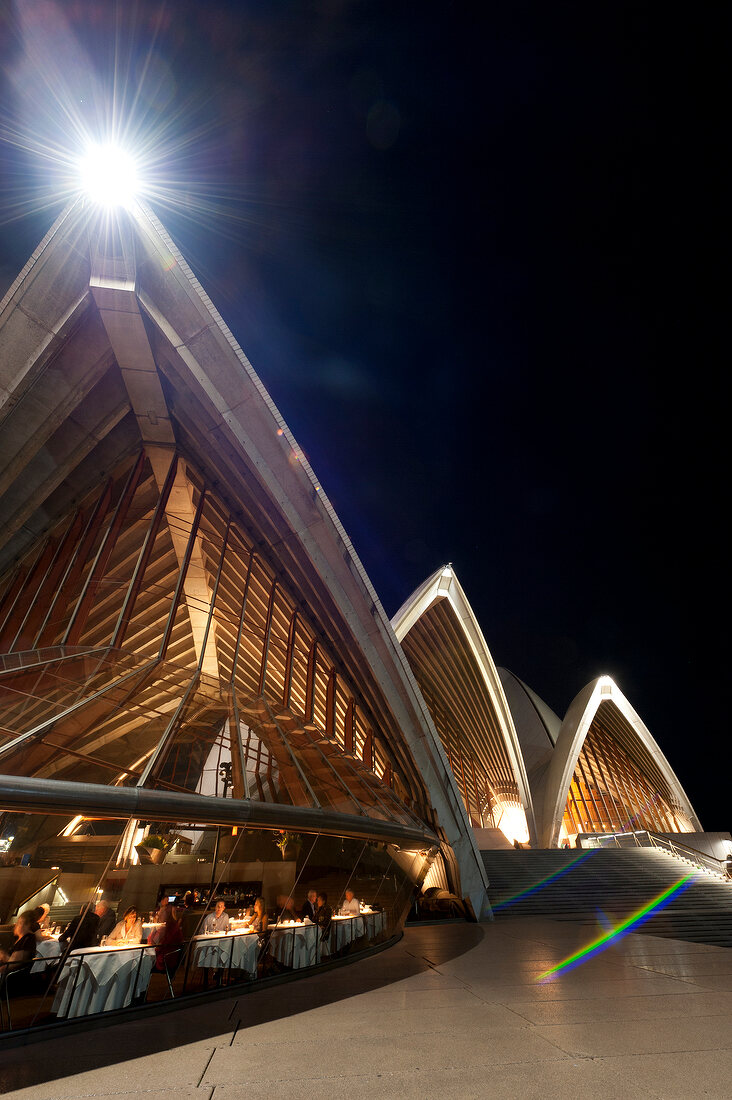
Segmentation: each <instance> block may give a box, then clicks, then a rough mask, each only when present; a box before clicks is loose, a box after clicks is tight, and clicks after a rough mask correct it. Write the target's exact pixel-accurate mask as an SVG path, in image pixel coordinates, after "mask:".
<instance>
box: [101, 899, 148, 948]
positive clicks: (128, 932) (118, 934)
mask: <svg viewBox="0 0 732 1100" xmlns="http://www.w3.org/2000/svg"><path fill="white" fill-rule="evenodd" d="M107 943H142V921H141V920H140V918H139V917H138V915H137V909H136V908H135V906H134V905H131V906H130V907H129V909H126V910H125V915H124V916H123V918H122V920H121V921H120V922H119V924H115V926H114V928H113V929H112V931H111V932H110V933H109V935H108V936H107Z"/></svg>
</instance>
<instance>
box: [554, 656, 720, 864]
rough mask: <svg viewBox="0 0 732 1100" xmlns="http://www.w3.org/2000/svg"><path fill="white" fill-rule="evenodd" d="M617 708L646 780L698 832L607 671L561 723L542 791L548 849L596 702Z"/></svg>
mask: <svg viewBox="0 0 732 1100" xmlns="http://www.w3.org/2000/svg"><path fill="white" fill-rule="evenodd" d="M604 704H610V705H611V706H613V707H614V708H616V710H617V713H618V716H619V717H620V719H621V722H622V728H623V731H624V736H625V738H626V739H627V743H628V744H631V745H632V744H633V742H635V745H634V747H635V750H636V751H637V752H638V755H639V756H640V757H641V758H642V760H643V761H644V764H645V766H644V768H643V769H642V770H643V772H644V775H645V777H646V778H647V779H648V780H649V782H650V783H656V785H657V787H660V786H664V787H665V791H666V792H667V793H668V796H669V797H670V800H671V801H672V803H673V804H674V805H673V808H674V810H675V811H676V812H678V813H679V814H680V815H682V816H683V817H684V818H686V819H687V821H688V823H689V828H690V829H691V830H698V831H702V827H701V825H700V823H699V819H698V817H697V816H696V814H695V812H694V809H693V807H692V805H691V803H690V801H689V799H688V797H687V795H686V793H685V791H684V789H683V787H682V786H681V783H680V782H679V780H678V778H677V776H676V774H675V772H674V771H673V769H672V767H671V765H670V764H669V762H668V760H667V759H666V757H665V756H664V754H663V753H662V752H661V749H660V748H659V746H658V744H657V743H656V741H655V739H654V738H653V737H652V735H651V733H650V731H649V729H648V727H647V726H646V725H645V723H644V722H643V720H642V719H641V718H640V717H639V715H638V714H637V712H636V711H635V710H634V709H633V707H632V706H631V705H630V703H629V702H628V700H627V699H626V697H625V696H624V695H623V693H622V691H621V690H620V688H619V687H618V686H617V684H616V683H615V682H614V681H613V680H612V679H611V677H609V676H600V677H598V679H597V680H593V681H592V682H591V683H589V684H588V685H587V686H586V687H585V688H583V690H582V691H580V692H579V694H578V695H577V696H575V698H574V700H573V701H572V703H571V704H570V706H569V709H568V710H567V713H566V715H565V717H564V720H563V722H562V726H561V729H560V731H559V736H558V737H557V742H556V745H555V748H554V753H553V755H552V759H551V762H550V764H549V768H548V770H547V772H546V775H545V777H544V780H543V784H542V785H543V790H542V791H541V797H540V799H539V801H540V802H541V806H542V812H541V824H540V843H541V845H542V847H546V848H552V847H556V846H557V844H558V843H559V834H560V829H561V826H562V819H563V816H564V808H565V805H566V802H567V798H568V794H569V786H570V783H571V781H572V776H573V775H574V771H575V767H576V765H577V759H578V757H579V754H580V751H581V749H582V746H583V744H584V742H585V739H586V738H587V735H588V734H589V732H590V727H591V726H592V723H593V721H594V719H595V717H596V715H597V713H598V710H599V708H600V706H601V705H604Z"/></svg>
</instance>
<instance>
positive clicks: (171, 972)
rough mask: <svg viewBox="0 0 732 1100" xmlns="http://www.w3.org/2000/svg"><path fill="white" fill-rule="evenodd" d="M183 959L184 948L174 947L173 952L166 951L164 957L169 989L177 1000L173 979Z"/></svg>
mask: <svg viewBox="0 0 732 1100" xmlns="http://www.w3.org/2000/svg"><path fill="white" fill-rule="evenodd" d="M182 958H183V947H182V946H178V947H174V948H173V949H172V950H171V951H166V952H165V954H164V955H163V969H164V970H165V977H166V979H167V982H168V989H169V990H170V996H171V997H172V999H173V1000H175V993H174V991H173V978H174V977H175V974H176V971H177V969H178V967H179V966H180V963H181V959H182Z"/></svg>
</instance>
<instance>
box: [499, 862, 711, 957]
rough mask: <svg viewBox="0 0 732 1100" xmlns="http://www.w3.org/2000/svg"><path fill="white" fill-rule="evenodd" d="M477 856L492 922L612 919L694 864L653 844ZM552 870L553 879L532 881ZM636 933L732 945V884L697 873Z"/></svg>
mask: <svg viewBox="0 0 732 1100" xmlns="http://www.w3.org/2000/svg"><path fill="white" fill-rule="evenodd" d="M481 855H482V857H483V863H484V865H485V869H486V872H487V875H488V879H489V883H490V885H489V887H488V897H489V898H490V901H491V905H492V906H493V907H494V912H495V916H496V920H505V919H509V918H510V917H513V916H545V917H553V918H554V919H557V920H573V921H592V922H593V923H595V924H597V922H598V920H599V922H600V923H601V924H602V923H603V921H604V918H608V920H609V922H610V923H612V924H618V923H619V922H620V921H622V920H625V919H626V918H627V917H629V916H630V915H631V914H632V913H635V912H636V911H637V910H639V909H640V908H642V907H643V906H644V905H647V904H648V903H649V902H650V901H651V900H652V899H653V898H655V897H656V896H657V895H658V894H660V893H662V892H663V891H664V890H666V889H668V888H669V887H670V886H673V885H674V884H675V883H677V882H678V881H679V879H681V878H683V877H684V876H685V875H687V874H689V872H690V871H693V870H694V868H693V867H692V866H691V865H690V864H689V863H687V862H686V860H683V859H680V858H678V857H676V856H673V855H670V854H668V853H666V852H661V851H659V850H658V849H656V848H636V847H633V848H603V849H590V850H588V851H587V852H582V851H578V850H576V849H575V850H572V851H563V850H559V849H532V850H530V851H529V850H526V851H524V850H522V851H517V850H512V851H496V850H494V851H484V852H481ZM561 872H563V873H561ZM552 875H553V876H556V877H554V878H550V880H549V881H548V882H546V883H545V884H544V885H542V886H538V887H537V884H539V883H541V882H542V880H544V879H546V878H547V876H552ZM532 887H537V888H535V889H533V890H532ZM638 931H639V932H645V933H648V934H650V935H655V936H672V937H676V938H678V939H682V940H693V941H695V942H698V943H709V944H717V945H719V946H723V947H732V883H726V882H722V881H721V880H720V879H716V878H714V877H712V876H711V875H708V874H706V873H705V872H703V871H699V872H698V874H697V876H696V878H695V879H694V881H693V882H692V884H691V886H689V887H688V888H687V889H686V890H685V891H684V892H683V893H681V894H680V895H679V896H678V897H676V898H674V899H673V900H672V901H671V902H670V904H669V905H668V906H667V908H665V909H663V910H662V911H661V912H659V913H656V914H654V915H653V916H652V917H651V918H650V919H649V920H648V921H646V922H645V923H644V924H643V925H641V926H640V927H639V928H638Z"/></svg>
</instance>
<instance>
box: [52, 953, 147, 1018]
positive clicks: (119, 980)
mask: <svg viewBox="0 0 732 1100" xmlns="http://www.w3.org/2000/svg"><path fill="white" fill-rule="evenodd" d="M141 952H142V959H140V953H141ZM154 961H155V949H154V948H152V947H142V948H141V947H112V948H109V947H85V948H82V949H80V950H78V951H72V952H71V954H70V955H69V957H68V959H67V960H66V962H65V963H64V967H63V970H62V971H61V975H60V977H59V983H58V990H57V992H56V997H55V999H54V1002H53V1011H54V1012H55V1013H56V1014H57V1016H65V1017H67V1018H69V1017H72V1016H88V1015H89V1014H90V1013H92V1012H109V1011H110V1010H111V1009H113V1008H124V1007H125V1006H126V1005H128V1004H130V1002H131V1001H132V999H133V997H139V996H141V995H142V994H143V993H145V991H146V990H147V987H148V983H149V981H150V974H151V973H152V968H153V962H154ZM77 975H78V976H77ZM72 997H73V1000H72Z"/></svg>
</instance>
